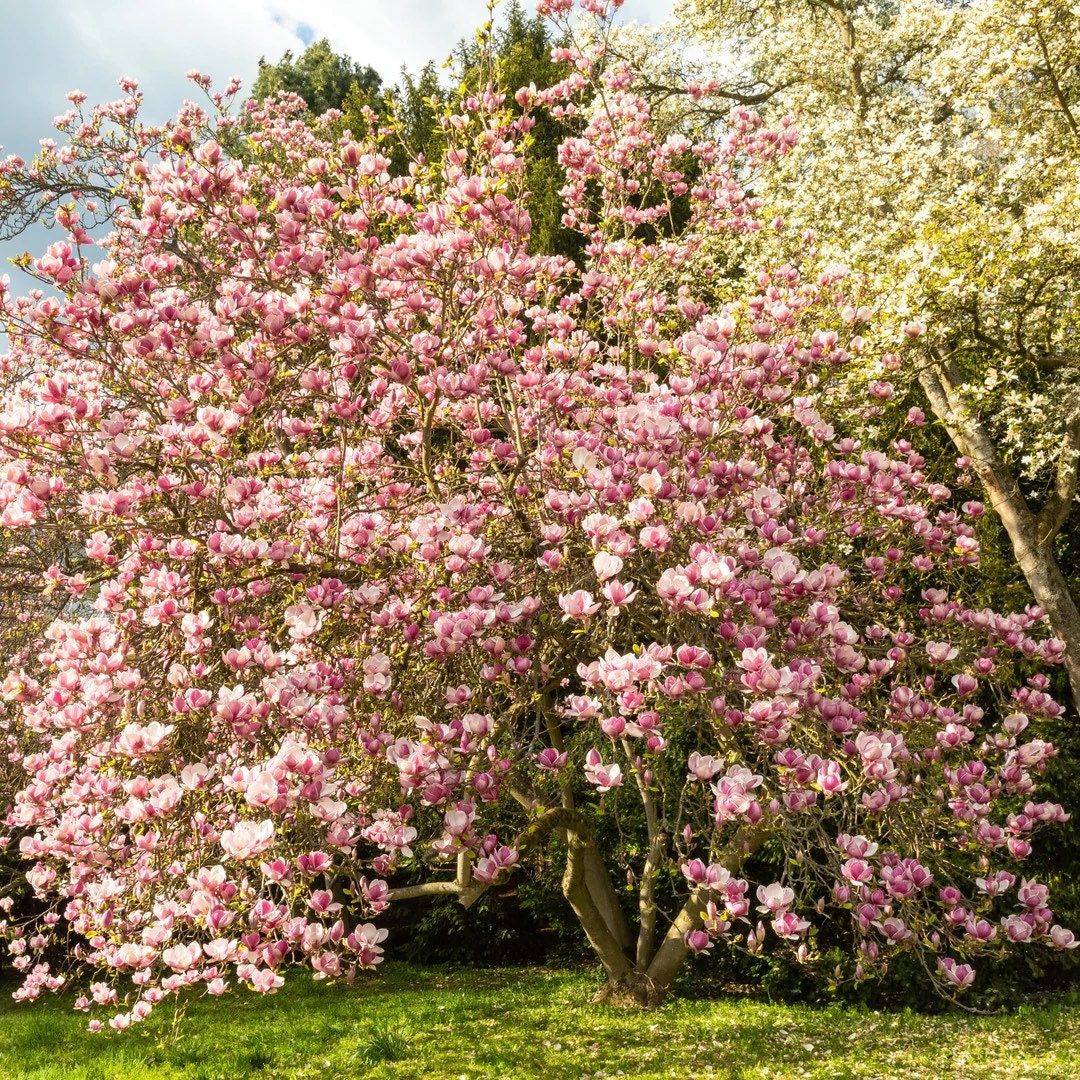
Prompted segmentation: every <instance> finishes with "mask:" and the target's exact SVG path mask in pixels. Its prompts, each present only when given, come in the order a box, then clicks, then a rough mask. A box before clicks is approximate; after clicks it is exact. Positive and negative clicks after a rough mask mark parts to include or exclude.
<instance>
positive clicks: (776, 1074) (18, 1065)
mask: <svg viewBox="0 0 1080 1080" xmlns="http://www.w3.org/2000/svg"><path fill="white" fill-rule="evenodd" d="M595 988H596V979H595V976H594V975H592V974H590V973H589V972H588V971H550V970H536V969H528V970H507V969H499V970H488V971H463V970H445V969H438V968H416V967H409V966H407V965H404V964H388V965H387V966H386V969H385V970H384V971H383V972H382V973H381V974H380V975H378V976H376V977H372V978H369V979H365V980H364V981H363V982H362V983H361V984H360V985H359V986H358V987H356V988H353V989H349V988H346V987H328V986H326V985H324V984H320V983H315V982H312V981H311V980H310V979H306V978H304V977H295V978H293V979H291V980H290V981H289V982H287V983H286V986H285V988H284V989H283V990H282V991H281V992H280V993H278V994H276V995H274V996H272V997H255V996H253V995H250V994H234V995H232V996H227V997H225V998H223V999H218V1000H210V999H204V1000H202V1001H199V1002H196V1003H195V1004H194V1005H193V1006H192V1007H191V1009H190V1010H189V1013H188V1016H187V1019H186V1020H185V1022H184V1024H182V1025H181V1026H180V1027H179V1030H178V1034H177V1035H176V1036H175V1037H173V1034H172V1032H171V1019H172V1017H171V1010H162V1011H161V1012H160V1013H158V1014H155V1016H154V1017H153V1018H151V1020H149V1021H147V1023H146V1024H145V1025H143V1026H142V1027H141V1028H137V1029H133V1030H132V1031H130V1032H128V1033H127V1034H125V1035H123V1036H115V1035H109V1036H100V1035H99V1036H92V1035H89V1034H87V1033H86V1032H85V1030H84V1028H85V1023H86V1019H85V1017H82V1016H79V1015H78V1014H75V1013H73V1012H72V1011H71V1009H70V1007H69V1002H68V1001H66V1000H59V1001H58V1000H53V1001H47V1002H39V1003H37V1004H36V1005H16V1004H15V1003H14V1002H12V1001H11V1000H10V998H8V997H7V994H6V992H5V993H4V998H3V1000H2V1002H0V1076H2V1077H3V1080H9V1078H11V1080H14V1078H16V1077H18V1078H26V1080H30V1078H33V1080H105V1078H113V1077H116V1078H123V1080H146V1078H150V1077H154V1078H157V1077H162V1078H164V1077H170V1078H172V1077H176V1078H185V1080H196V1078H199V1080H238V1078H246V1077H259V1078H265V1080H271V1078H273V1080H285V1078H318V1080H340V1078H347V1077H373V1078H376V1077H381V1078H391V1077H392V1078H405V1077H409V1078H412V1077H416V1078H421V1077H423V1078H425V1080H442V1078H448V1080H452V1078H456V1077H470V1078H472V1077H498V1078H503V1077H507V1078H510V1077H512V1078H518V1077H544V1078H546V1080H558V1078H562V1077H609V1076H633V1077H665V1078H667V1077H671V1078H678V1080H688V1078H691V1077H716V1078H724V1080H729V1078H731V1080H734V1078H739V1080H765V1078H770V1080H772V1078H776V1080H779V1078H781V1077H783V1078H789V1077H790V1078H795V1077H800V1078H801V1077H812V1078H820V1080H825V1078H829V1080H832V1078H855V1077H858V1078H860V1080H870V1078H877V1077H880V1078H882V1080H896V1078H903V1080H922V1078H926V1080H946V1078H954V1080H959V1078H972V1080H975V1078H978V1080H995V1078H998V1077H1000V1078H1008V1080H1036V1078H1039V1080H1044V1078H1046V1080H1049V1078H1054V1080H1066V1078H1068V1077H1076V1076H1080V1064H1078V1062H1080V995H1077V994H1073V995H1070V996H1066V997H1059V998H1057V999H1054V1000H1052V1001H1050V1002H1042V1003H1040V1004H1039V1005H1037V1006H1035V1005H1031V1006H1026V1007H1024V1008H1022V1009H1020V1010H1018V1011H1016V1012H1013V1013H1009V1014H1002V1015H997V1016H972V1015H970V1014H964V1013H951V1014H947V1015H940V1016H920V1015H915V1014H912V1013H883V1012H873V1011H870V1010H860V1009H853V1008H849V1007H842V1006H830V1007H828V1008H812V1007H808V1006H791V1005H774V1004H769V1003H768V1002H765V1001H763V1000H755V999H751V998H740V997H731V998H726V999H721V1000H711V1001H702V1000H676V1001H673V1002H671V1003H670V1004H668V1005H666V1006H664V1007H663V1008H662V1009H659V1010H657V1011H655V1012H651V1013H641V1012H633V1011H627V1010H625V1009H622V1008H618V1007H611V1006H597V1005H592V1004H590V1002H589V998H590V996H591V994H592V993H593V991H594V990H595Z"/></svg>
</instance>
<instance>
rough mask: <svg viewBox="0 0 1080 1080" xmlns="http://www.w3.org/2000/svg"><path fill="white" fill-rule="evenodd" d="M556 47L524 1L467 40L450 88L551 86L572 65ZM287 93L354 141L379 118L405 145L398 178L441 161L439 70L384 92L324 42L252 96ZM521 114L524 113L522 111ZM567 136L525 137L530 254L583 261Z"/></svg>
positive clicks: (547, 131) (563, 123)
mask: <svg viewBox="0 0 1080 1080" xmlns="http://www.w3.org/2000/svg"><path fill="white" fill-rule="evenodd" d="M555 44H556V41H555V39H554V38H553V36H552V31H551V27H550V25H549V24H548V22H547V21H546V20H545V19H543V18H542V17H540V16H539V15H529V14H528V13H527V12H526V10H525V7H524V6H523V5H522V3H521V2H520V0H511V3H509V4H508V5H507V6H506V8H505V10H504V12H503V13H502V14H501V17H500V19H499V21H498V22H497V23H493V22H489V23H488V24H487V25H486V26H485V27H484V28H483V29H482V30H481V31H480V32H479V33H478V34H477V35H476V36H475V37H474V38H472V39H466V40H462V41H461V42H459V43H458V45H457V48H456V49H455V50H454V53H453V59H452V63H451V73H450V80H449V81H450V82H453V83H456V84H459V85H460V86H462V87H467V88H471V89H473V90H482V89H483V87H484V86H486V85H488V84H489V83H492V82H494V83H495V84H497V85H500V86H513V87H519V86H530V85H532V86H540V87H542V86H550V85H551V84H552V83H553V82H555V81H556V80H557V79H558V78H560V77H561V76H562V75H563V74H564V73H565V65H564V64H560V63H557V62H556V61H554V60H553V59H552V57H551V50H552V48H553V47H554V46H555ZM282 91H292V92H293V93H297V94H299V95H300V96H301V97H302V98H303V99H304V100H305V101H306V102H307V104H308V107H309V109H310V110H311V112H312V113H313V114H314V115H319V114H320V113H322V112H325V111H326V110H327V109H330V108H333V109H340V110H341V112H342V113H343V116H342V121H341V124H342V127H343V128H348V129H349V130H351V131H353V132H354V133H360V132H362V131H364V130H366V128H367V126H368V123H369V119H370V114H369V113H368V110H372V111H373V112H374V114H375V116H376V117H377V118H378V120H379V121H380V122H382V123H386V124H390V125H392V126H393V128H394V129H395V131H396V134H397V138H398V141H399V142H400V146H396V147H394V148H393V150H392V152H391V169H392V171H394V172H405V171H407V170H408V165H409V162H410V161H413V160H415V159H416V158H418V157H421V156H422V157H424V158H425V159H427V160H429V161H430V160H434V159H436V158H438V156H439V155H440V154H441V152H442V150H443V148H444V145H445V137H444V133H443V132H442V131H441V130H440V127H439V116H440V114H441V113H442V112H443V111H444V109H445V106H446V104H447V102H448V100H449V96H450V94H449V87H448V86H447V85H446V84H445V83H444V82H443V81H442V80H440V78H439V71H438V68H437V66H436V65H435V63H434V62H433V61H429V62H428V63H427V64H425V65H424V66H423V67H422V68H421V69H420V71H419V73H417V74H413V73H412V72H409V71H407V70H404V69H403V70H402V72H401V78H400V81H399V82H398V83H397V84H396V85H395V86H393V87H389V88H384V87H383V86H382V82H381V80H380V79H379V76H378V75H377V74H376V73H375V72H374V71H373V70H372V69H371V68H370V67H361V66H360V65H359V64H354V63H353V61H352V60H351V59H350V58H349V57H347V56H343V55H341V54H337V53H334V52H333V51H332V49H331V48H330V45H329V43H328V42H327V41H326V40H322V41H318V42H315V43H314V44H313V45H310V46H309V47H308V48H307V49H306V50H305V52H304V53H303V54H302V55H301V56H300V57H299V58H298V59H296V60H294V59H293V56H292V53H286V54H285V55H284V56H283V57H282V59H281V60H280V61H279V62H278V63H276V64H269V63H266V62H265V61H263V62H260V65H259V76H258V78H257V79H256V81H255V85H254V87H253V89H252V96H253V97H254V98H255V99H256V100H259V101H262V100H265V99H266V98H267V97H269V96H271V95H272V94H275V93H280V92H282ZM514 108H515V109H516V110H517V111H518V112H520V108H521V107H520V106H518V105H515V106H514ZM569 130H570V125H569V123H568V122H567V120H557V119H555V118H554V117H552V116H549V115H546V114H545V115H542V116H537V117H536V122H535V125H534V127H533V128H532V130H531V131H530V132H529V134H528V139H529V141H530V150H529V155H528V159H527V169H528V175H527V182H528V189H529V192H530V195H529V198H528V200H527V207H528V210H529V214H530V215H531V217H532V219H533V223H532V239H531V243H532V245H533V250H535V251H542V252H546V253H549V254H563V255H575V254H576V253H579V252H580V241H579V238H577V236H576V234H575V233H574V232H573V231H572V230H570V229H567V228H565V227H564V226H563V224H562V220H561V219H562V212H563V211H562V202H561V198H560V195H559V190H560V188H561V187H562V185H563V183H564V182H565V177H564V175H563V172H562V169H561V167H560V166H559V162H558V147H559V143H560V142H561V141H562V140H563V139H564V138H565V137H566V135H567V134H568V132H569Z"/></svg>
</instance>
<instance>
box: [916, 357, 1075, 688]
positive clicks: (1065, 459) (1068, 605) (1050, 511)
mask: <svg viewBox="0 0 1080 1080" xmlns="http://www.w3.org/2000/svg"><path fill="white" fill-rule="evenodd" d="M935 359H936V360H937V362H936V364H935V365H934V367H932V368H929V369H927V370H926V371H924V372H923V373H922V375H921V376H920V382H921V384H922V388H923V391H924V392H925V394H926V396H927V398H928V400H929V402H930V406H931V408H932V409H933V410H934V413H935V414H936V415H937V417H938V419H939V420H941V422H942V423H943V424H944V425H945V427H946V429H947V430H948V432H949V435H950V437H951V438H952V441H953V443H954V444H955V445H956V448H957V449H958V450H959V451H960V453H961V454H963V455H964V456H965V457H968V458H970V459H971V462H972V465H973V467H974V469H975V472H976V473H977V474H978V477H979V479H980V480H981V481H982V485H983V488H984V489H985V491H986V495H987V499H988V501H989V502H990V505H991V506H992V507H993V509H994V511H995V512H996V513H997V515H998V517H999V518H1000V519H1001V523H1002V525H1003V526H1004V527H1005V531H1006V532H1007V533H1008V536H1009V540H1010V541H1011V542H1012V548H1013V552H1014V554H1015V555H1016V561H1017V563H1018V564H1019V566H1020V570H1021V572H1022V573H1023V575H1024V578H1025V580H1026V581H1027V583H1028V586H1029V587H1030V589H1031V592H1032V595H1033V596H1034V597H1035V601H1036V602H1037V603H1038V604H1039V606H1040V607H1041V608H1042V609H1043V610H1044V611H1045V612H1046V614H1047V617H1048V618H1049V620H1050V625H1051V626H1052V627H1053V630H1054V634H1055V635H1056V636H1057V637H1059V638H1061V640H1062V641H1064V643H1065V657H1064V666H1065V671H1066V674H1067V676H1068V679H1069V686H1070V688H1071V690H1072V697H1073V704H1074V706H1076V707H1078V708H1080V609H1078V608H1077V605H1076V601H1075V600H1074V599H1073V597H1072V595H1071V593H1070V591H1069V584H1068V582H1067V581H1066V579H1065V575H1064V574H1063V573H1062V570H1061V567H1060V566H1059V565H1058V562H1057V559H1056V558H1055V556H1054V551H1053V541H1054V537H1055V535H1056V534H1057V532H1058V531H1059V530H1060V528H1061V526H1062V524H1063V523H1064V521H1065V518H1066V517H1067V515H1068V512H1069V508H1070V505H1071V503H1072V501H1073V499H1074V498H1075V494H1076V472H1077V470H1076V459H1075V457H1074V456H1073V455H1074V452H1075V448H1074V447H1073V446H1072V445H1071V444H1072V443H1073V441H1074V440H1075V439H1076V438H1077V436H1078V433H1080V421H1076V420H1074V423H1073V424H1072V425H1071V427H1070V431H1069V436H1068V438H1067V440H1066V445H1065V446H1064V447H1063V448H1062V455H1063V456H1062V460H1061V464H1060V466H1059V470H1058V486H1057V490H1055V492H1054V495H1053V496H1051V499H1050V500H1049V501H1048V503H1047V506H1046V507H1044V509H1043V512H1042V513H1039V514H1036V513H1035V512H1034V511H1033V510H1032V509H1031V507H1030V506H1029V505H1028V502H1027V499H1026V498H1025V497H1024V494H1023V492H1022V491H1021V489H1020V485H1019V484H1018V483H1017V481H1016V477H1015V476H1013V474H1012V471H1011V470H1010V469H1009V467H1008V466H1007V465H1006V463H1005V461H1004V460H1003V458H1002V457H1001V454H1000V453H999V452H998V449H997V447H996V446H995V444H994V441H993V439H992V438H991V436H990V434H989V432H988V431H987V430H986V427H985V426H984V425H983V423H982V422H981V420H980V419H979V418H978V417H977V416H975V415H974V414H973V413H972V412H971V411H970V410H969V409H967V408H966V407H965V405H964V403H963V401H962V400H961V397H960V386H961V384H962V379H961V376H960V373H959V371H958V370H957V369H956V366H955V364H953V363H951V362H949V361H948V360H944V359H941V358H939V357H936V358H935Z"/></svg>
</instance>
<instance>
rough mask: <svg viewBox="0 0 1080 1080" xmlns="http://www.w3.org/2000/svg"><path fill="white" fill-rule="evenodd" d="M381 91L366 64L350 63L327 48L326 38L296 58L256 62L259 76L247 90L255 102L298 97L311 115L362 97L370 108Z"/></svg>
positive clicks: (287, 55) (288, 56)
mask: <svg viewBox="0 0 1080 1080" xmlns="http://www.w3.org/2000/svg"><path fill="white" fill-rule="evenodd" d="M381 91H382V78H381V77H380V75H379V73H378V72H377V71H376V70H375V69H374V68H373V67H370V66H369V65H363V64H358V63H354V62H353V60H352V59H351V58H350V57H348V56H345V55H343V54H341V53H336V52H334V50H333V49H332V48H331V47H330V42H329V41H327V40H326V38H322V39H321V40H319V41H315V42H313V43H312V44H310V45H309V46H308V47H307V48H306V49H305V50H304V51H303V52H302V53H301V54H300V55H299V56H298V57H296V58H295V59H294V58H293V54H292V52H287V53H285V55H284V56H283V57H282V58H281V59H280V60H279V61H278V62H277V63H276V64H271V63H269V62H267V61H266V60H265V59H261V60H260V61H259V74H258V75H257V76H256V78H255V82H254V84H253V85H252V88H251V96H252V97H253V98H255V99H256V100H257V101H263V100H265V99H266V98H268V97H270V96H272V95H274V94H280V93H283V92H288V93H293V94H299V95H300V96H301V97H302V98H303V99H304V101H306V102H307V106H308V108H309V109H310V110H311V112H312V113H313V114H314V115H316V116H319V115H321V114H322V113H324V112H326V110H327V109H340V108H342V107H343V106H344V104H345V101H346V100H347V99H349V98H350V97H352V98H353V99H354V100H355V99H357V98H358V97H362V98H363V99H364V100H366V101H367V103H368V104H369V105H372V106H374V105H375V104H376V103H377V102H378V100H379V97H380V94H381Z"/></svg>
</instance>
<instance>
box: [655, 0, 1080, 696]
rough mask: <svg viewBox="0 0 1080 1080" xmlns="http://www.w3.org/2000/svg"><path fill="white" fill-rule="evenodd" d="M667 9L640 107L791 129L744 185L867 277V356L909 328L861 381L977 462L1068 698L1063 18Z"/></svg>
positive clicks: (870, 9) (1066, 1) (1075, 75)
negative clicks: (1048, 630)
mask: <svg viewBox="0 0 1080 1080" xmlns="http://www.w3.org/2000/svg"><path fill="white" fill-rule="evenodd" d="M678 10H679V14H680V17H681V23H680V26H679V29H678V30H677V32H676V33H675V35H674V37H673V38H669V40H668V41H667V42H666V43H661V45H663V46H664V47H657V43H656V42H655V41H653V42H652V47H651V49H650V50H645V49H643V48H642V47H641V45H642V42H641V41H640V40H639V41H638V43H637V44H638V52H639V53H640V54H641V55H642V56H645V55H647V53H649V52H651V54H652V60H651V62H652V64H653V71H654V80H653V82H654V85H653V88H652V92H653V95H654V96H665V95H666V96H669V97H674V96H675V95H677V94H678V93H679V92H680V91H686V90H689V92H690V98H691V100H692V101H693V102H695V103H696V111H697V115H698V116H699V117H701V116H705V117H709V116H716V115H718V114H720V113H722V112H725V111H726V110H727V108H728V107H729V105H730V102H731V100H732V99H735V100H740V101H743V102H751V103H754V104H755V105H756V106H757V107H759V108H760V109H761V110H762V111H763V113H764V115H766V116H767V117H770V118H771V119H772V120H773V121H774V122H775V120H776V119H777V118H779V117H780V116H783V115H787V114H789V113H790V114H792V115H794V116H795V118H796V122H797V126H798V128H799V132H800V141H799V145H798V147H797V148H796V149H795V150H794V151H793V153H792V154H790V155H788V156H787V158H786V159H785V161H784V162H783V163H782V164H781V166H780V167H779V168H778V169H776V170H773V171H770V173H769V175H768V176H766V177H763V178H762V180H761V182H760V184H759V186H758V187H757V188H756V190H757V192H758V193H759V194H761V195H762V196H763V197H764V198H765V199H766V202H767V204H768V205H769V207H770V210H771V211H772V212H774V213H780V214H783V215H784V216H785V217H786V218H787V222H788V226H789V231H793V232H794V233H795V234H796V235H798V233H799V231H800V230H812V232H813V235H814V243H815V244H816V245H817V248H818V251H819V252H820V254H821V255H822V256H823V257H825V258H827V259H828V258H835V259H840V260H842V261H844V262H846V263H847V264H849V265H851V266H852V267H854V268H857V269H859V270H860V271H863V272H865V273H866V275H867V277H868V281H869V283H870V293H869V295H868V296H866V297H865V298H864V303H866V304H868V305H869V308H870V309H871V310H872V311H873V313H874V324H873V326H871V327H870V328H869V329H868V334H869V335H871V336H875V337H876V339H877V341H878V342H879V343H880V345H881V348H879V350H878V351H877V355H878V358H879V361H880V360H881V358H882V356H883V355H884V354H885V353H887V352H888V351H889V349H891V348H894V347H895V346H896V343H897V341H899V340H903V339H904V335H902V334H901V333H900V327H901V325H903V324H906V325H907V327H908V329H909V330H910V331H911V332H912V336H911V337H910V338H909V339H908V340H909V342H910V344H909V346H908V348H907V350H906V352H905V355H904V362H903V364H902V365H900V366H897V365H895V364H893V365H888V364H887V363H881V364H879V369H878V370H872V369H871V370H870V371H869V376H870V378H871V379H877V378H881V377H882V375H883V371H882V370H881V369H882V368H884V367H891V370H890V371H889V372H888V374H887V377H888V378H889V379H890V380H892V381H893V382H894V383H897V384H900V388H901V389H902V388H903V382H904V379H905V376H906V377H907V378H908V379H911V380H917V381H918V383H919V385H920V387H921V391H922V393H923V395H924V396H925V400H926V401H927V402H928V403H929V405H930V407H931V408H932V410H933V412H934V414H935V415H936V417H937V419H938V420H939V421H940V422H941V423H942V424H944V425H945V427H946V428H947V430H948V432H949V434H950V436H951V437H952V439H953V441H954V443H955V445H956V448H957V450H958V451H959V453H960V454H961V455H962V456H964V457H966V458H968V459H970V461H971V462H972V465H973V467H974V469H975V470H976V472H977V473H978V476H979V478H980V480H981V481H982V484H983V486H984V488H985V490H986V493H987V496H988V502H989V503H990V504H991V506H992V507H993V509H994V511H995V512H996V513H997V514H999V515H1000V518H1001V521H1002V523H1003V525H1004V527H1005V529H1006V530H1007V532H1008V535H1009V538H1010V540H1011V543H1012V546H1013V550H1014V552H1015V555H1016V559H1017V562H1018V563H1019V566H1020V569H1021V570H1022V572H1023V574H1024V576H1025V578H1026V579H1027V582H1028V584H1029V586H1030V588H1031V590H1032V593H1033V594H1034V596H1035V599H1036V600H1037V602H1038V603H1039V604H1040V605H1041V606H1042V607H1043V608H1044V609H1045V610H1046V611H1047V612H1048V613H1049V615H1050V618H1051V620H1052V622H1053V624H1054V626H1055V628H1056V630H1057V631H1058V633H1059V634H1060V635H1061V636H1062V637H1063V638H1064V639H1065V641H1066V642H1067V646H1068V649H1067V658H1066V665H1067V668H1068V672H1069V678H1070V681H1071V683H1072V688H1073V696H1074V700H1076V701H1077V702H1080V612H1078V609H1077V603H1076V597H1075V595H1073V594H1072V593H1071V592H1070V587H1069V583H1068V581H1067V580H1066V576H1065V574H1064V573H1063V572H1062V567H1061V565H1060V563H1059V560H1058V556H1057V554H1056V551H1057V545H1056V543H1055V541H1056V539H1057V538H1058V536H1059V533H1060V531H1061V529H1062V526H1063V525H1064V523H1065V522H1066V520H1067V519H1068V516H1069V515H1070V513H1072V512H1073V509H1074V508H1075V505H1076V496H1077V490H1078V488H1077V481H1078V468H1077V458H1078V454H1080V350H1078V349H1077V346H1076V340H1077V333H1078V331H1080V305H1078V302H1077V290H1078V282H1080V255H1078V253H1080V128H1078V123H1080V34H1078V33H1077V29H1076V24H1077V8H1076V5H1075V3H1073V2H1071V0H1018V2H1013V0H972V2H970V3H947V2H944V0H905V2H904V3H899V4H897V3H891V2H886V0H793V2H787V3H774V2H772V0H685V2H684V3H682V4H681V5H679V8H678ZM688 39H689V40H691V41H692V42H693V43H694V44H695V46H696V48H694V49H688V48H687V46H686V43H687V40H688ZM673 43H674V44H673ZM658 56H659V57H663V58H665V59H663V60H662V61H660V62H658V61H657V59H656V57H658ZM687 57H690V58H691V61H692V62H691V61H688V60H687ZM874 327H876V328H877V329H876V332H875V329H874ZM920 331H924V332H920ZM890 337H891V339H892V340H889V339H890Z"/></svg>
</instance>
